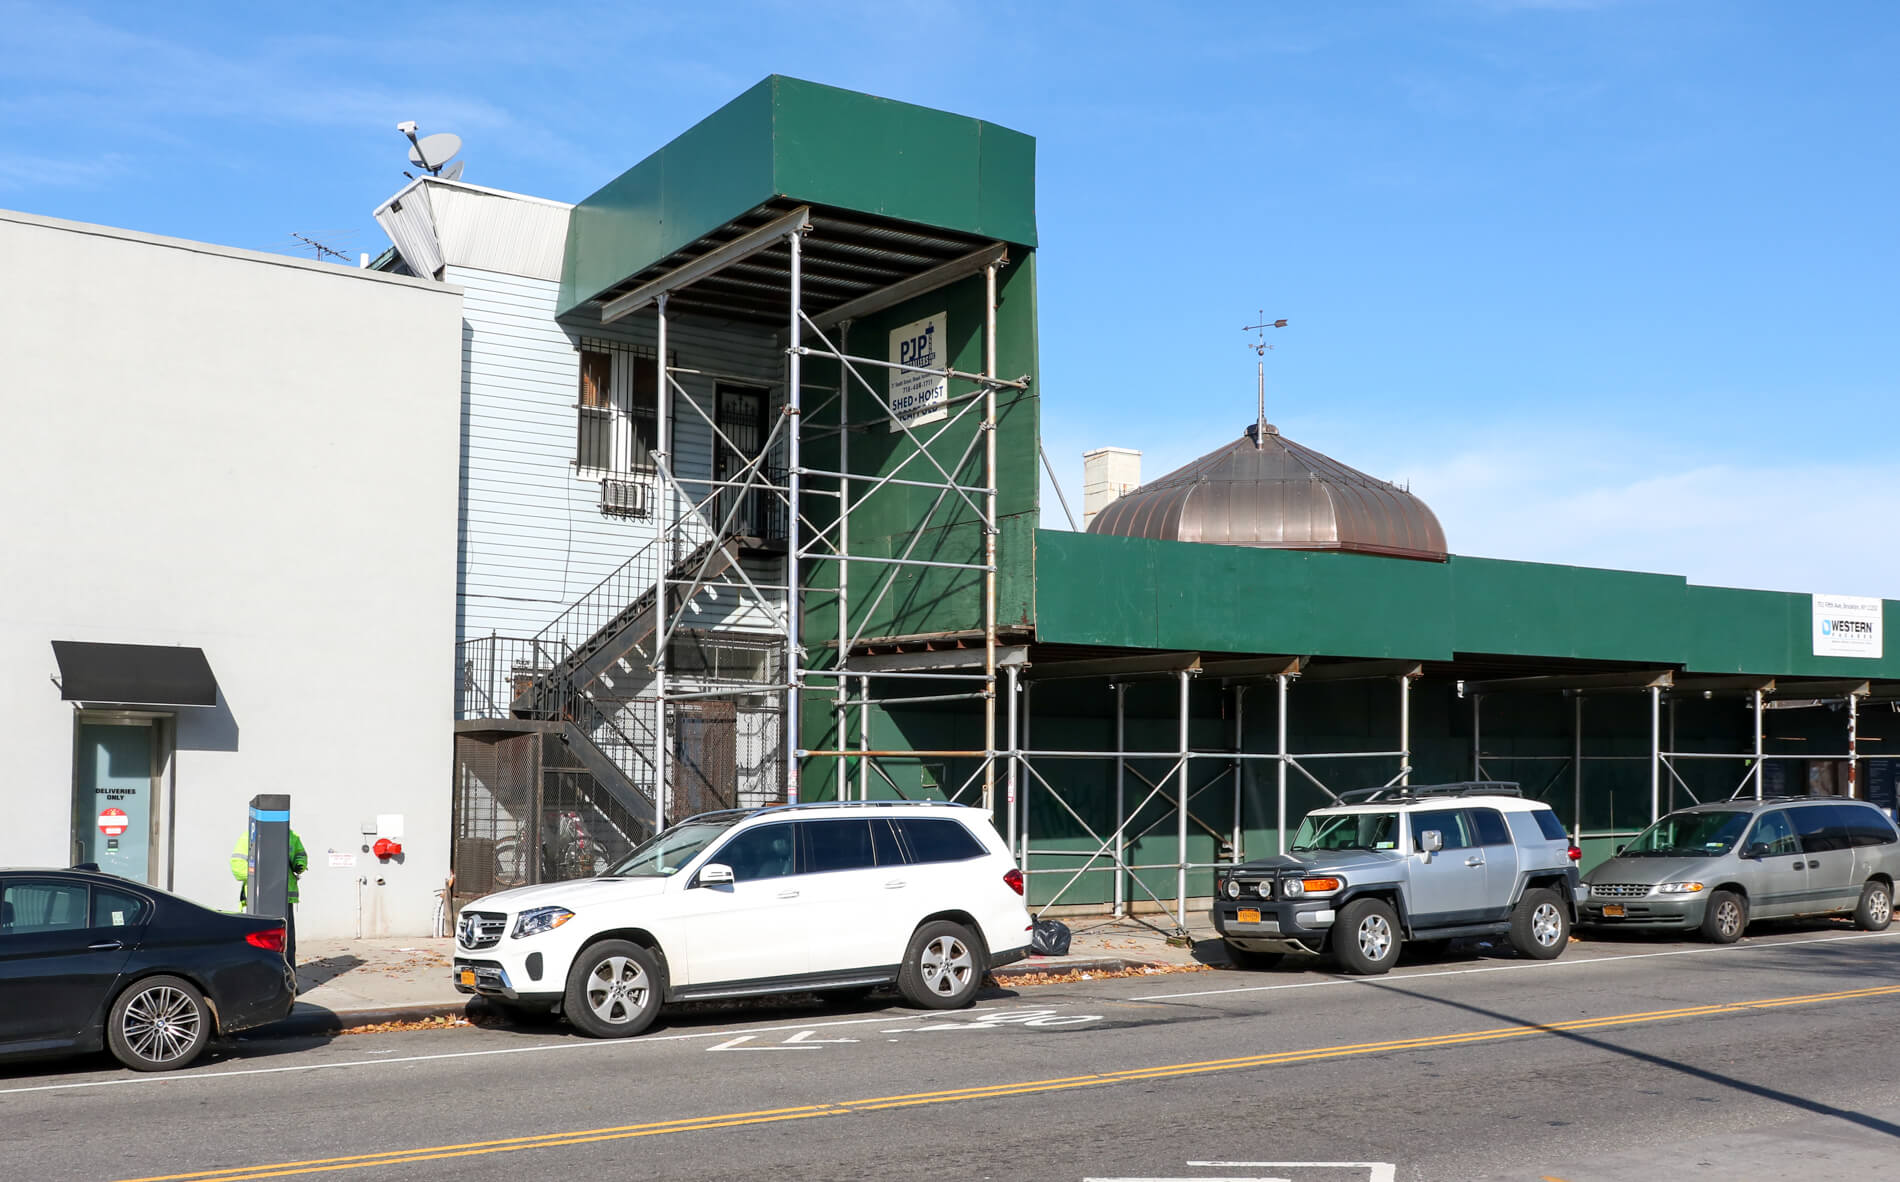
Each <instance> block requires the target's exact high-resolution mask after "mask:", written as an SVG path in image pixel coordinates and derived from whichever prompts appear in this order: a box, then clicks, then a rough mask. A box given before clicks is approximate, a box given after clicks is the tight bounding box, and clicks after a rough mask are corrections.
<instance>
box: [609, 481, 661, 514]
mask: <svg viewBox="0 0 1900 1182" xmlns="http://www.w3.org/2000/svg"><path fill="white" fill-rule="evenodd" d="M648 491H649V490H648V487H647V483H646V481H644V480H627V479H624V478H616V477H613V476H609V477H608V478H607V479H605V480H603V481H601V482H600V513H601V516H603V517H651V516H652V515H653V510H652V508H651V506H650V504H649V502H648Z"/></svg>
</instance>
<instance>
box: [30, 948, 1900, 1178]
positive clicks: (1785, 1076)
mask: <svg viewBox="0 0 1900 1182" xmlns="http://www.w3.org/2000/svg"><path fill="white" fill-rule="evenodd" d="M1897 1020H1900V929H1896V931H1895V932H1894V933H1891V934H1887V933H1883V934H1880V935H1872V936H1870V935H1865V934H1861V933H1856V932H1852V931H1851V930H1849V929H1847V928H1845V927H1841V926H1832V925H1829V926H1814V927H1808V928H1799V929H1782V930H1778V931H1770V932H1768V933H1766V934H1761V933H1759V930H1758V934H1756V935H1755V936H1752V937H1751V938H1750V939H1749V940H1748V941H1746V942H1744V943H1742V944H1739V945H1736V946H1733V947H1728V948H1716V947H1712V946H1708V945H1700V944H1688V943H1674V942H1668V941H1661V940H1655V939H1646V938H1632V939H1627V940H1616V941H1607V942H1606V941H1590V942H1585V943H1580V944H1576V945H1573V946H1572V947H1571V949H1570V950H1569V952H1568V953H1567V954H1566V955H1565V956H1564V958H1563V959H1561V960H1558V961H1555V962H1552V963H1548V964H1536V963H1528V962H1524V961H1519V960H1514V959H1511V958H1510V957H1509V956H1508V955H1503V956H1492V955H1489V954H1486V955H1473V956H1465V957H1460V958H1454V959H1451V960H1448V961H1443V962H1438V963H1430V964H1407V965H1403V966H1401V968H1400V969H1399V970H1398V971H1396V972H1394V973H1392V974H1390V975H1389V976H1386V977H1383V978H1373V979H1363V978H1346V977H1340V976H1335V975H1332V974H1330V973H1326V972H1324V971H1320V970H1318V969H1309V970H1301V969H1297V968H1295V969H1290V970H1281V971H1277V972H1273V973H1265V974H1259V973H1240V972H1233V971H1221V972H1212V973H1201V974H1178V975H1169V976H1157V977H1147V978H1137V979H1125V980H1113V981H1098V982H1081V983H1078V984H1075V985H1055V986H1042V987H1033V988H1029V987H1026V988H1023V989H1020V990H1016V991H993V992H990V993H987V994H986V995H985V996H984V997H983V998H982V1000H981V1001H980V1002H979V1003H978V1005H977V1006H976V1008H974V1009H972V1010H968V1011H961V1012H957V1013H953V1014H948V1015H946V1014H936V1013H919V1012H916V1011H912V1010H907V1009H903V1008H901V1007H899V1006H897V1005H895V1004H885V1003H881V1002H878V1001H876V1000H874V1001H872V1002H869V1003H866V1004H864V1005H861V1006H856V1007H848V1008H847V1007H838V1006H822V1005H819V1004H816V1003H813V1002H799V1003H787V1004H783V1005H779V1006H776V1007H773V1008H765V1007H761V1006H746V1007H732V1006H727V1007H723V1008H718V1009H701V1010H697V1011H692V1012H683V1013H678V1014H672V1015H669V1016H666V1017H664V1018H663V1019H662V1022H661V1023H660V1024H659V1025H657V1026H655V1028H654V1029H653V1030H652V1031H651V1032H649V1033H648V1034H647V1035H646V1036H643V1037H641V1038H638V1039H634V1040H630V1041H625V1042H596V1041H591V1040H587V1039H581V1038H578V1037H575V1036H573V1035H571V1034H569V1033H567V1032H566V1031H565V1030H564V1029H563V1028H561V1027H547V1028H541V1029H533V1030H517V1029H499V1030H497V1029H453V1030H438V1031H418V1032H409V1033H397V1034H381V1035H352V1036H344V1037H340V1038H336V1039H333V1040H329V1041H327V1042H326V1041H319V1040H301V1041H289V1040H278V1041H242V1040H240V1041H238V1042H236V1043H235V1044H232V1045H231V1046H229V1047H228V1048H226V1049H225V1050H224V1051H223V1052H222V1053H221V1054H220V1055H219V1056H218V1057H217V1058H216V1059H214V1060H212V1061H210V1062H207V1063H206V1064H204V1065H203V1066H201V1067H198V1068H196V1069H194V1070H192V1071H189V1072H184V1073H175V1074H170V1075H163V1076H137V1075H134V1074H132V1073H130V1072H123V1071H118V1070H114V1069H111V1068H110V1066H109V1064H107V1063H105V1062H103V1061H101V1060H87V1061H69V1062H67V1063H64V1064H58V1065H50V1066H44V1067H38V1068H23V1067H19V1066H14V1067H11V1068H8V1069H6V1070H5V1071H4V1073H0V1177H4V1178H7V1179H19V1180H21V1182H41V1180H44V1182H64V1180H67V1179H89V1180H91V1179H105V1180H121V1179H155V1178H161V1177H162V1178H166V1179H169V1180H171V1182H240V1180H244V1179H259V1178H334V1179H351V1180H360V1182H383V1180H387V1179H398V1178H400V1179H405V1180H407V1179H455V1180H458V1182H461V1180H468V1182H479V1180H486V1179H502V1178H523V1177H562V1178H602V1179H619V1178H744V1179H748V1180H752V1182H757V1180H758V1179H760V1178H768V1177H769V1178H773V1179H779V1178H787V1179H830V1178H880V1179H881V1178H911V1177H925V1176H929V1177H933V1178H958V1179H965V1178H1054V1179H1084V1178H1104V1179H1106V1178H1188V1179H1211V1178H1229V1179H1237V1178H1247V1179H1267V1178H1280V1179H1287V1180H1289V1182H1345V1180H1351V1182H1362V1180H1365V1182H1378V1180H1380V1179H1394V1180H1398V1179H1415V1178H1416V1179H1450V1180H1464V1179H1484V1178H1528V1179H1540V1178H1552V1179H1562V1180H1564V1182H1583V1180H1586V1179H1606V1180H1607V1179H1614V1180H1634V1179H1645V1180H1647V1179H1663V1178H1667V1179H1677V1178H1694V1177H1708V1178H1721V1179H1724V1180H1731V1179H1749V1178H1763V1179H1767V1178H1773V1179H1786V1178H1789V1177H1802V1178H1825V1179H1850V1178H1851V1179H1861V1178H1866V1179H1880V1178H1900V1086H1897V1085H1896V1076H1900V1037H1896V1035H1895V1033H1894V1032H1895V1030H1896V1029H1897V1028H1900V1022H1897Z"/></svg>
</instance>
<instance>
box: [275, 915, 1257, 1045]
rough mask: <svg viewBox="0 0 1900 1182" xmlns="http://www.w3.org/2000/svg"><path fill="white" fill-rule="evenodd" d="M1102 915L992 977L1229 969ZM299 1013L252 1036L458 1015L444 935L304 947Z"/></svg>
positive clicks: (1161, 930)
mask: <svg viewBox="0 0 1900 1182" xmlns="http://www.w3.org/2000/svg"><path fill="white" fill-rule="evenodd" d="M1144 920H1147V921H1148V922H1144V921H1142V920H1132V919H1122V920H1117V919H1112V918H1109V917H1107V916H1071V917H1068V918H1066V919H1064V920H1063V922H1064V923H1066V924H1068V925H1069V929H1070V933H1071V940H1070V945H1069V954H1068V955H1067V956H1032V957H1029V958H1028V959H1026V960H1020V961H1017V962H1016V963H1015V964H1011V965H1004V966H1002V967H1000V968H998V969H996V970H995V973H994V975H995V977H996V978H997V979H998V980H999V981H1001V982H1003V983H1005V984H1008V983H1010V982H1011V981H1017V982H1020V983H1021V984H1025V985H1028V984H1034V983H1036V981H1037V979H1038V978H1040V977H1041V976H1042V975H1044V974H1066V973H1109V972H1121V971H1126V970H1130V969H1142V968H1148V969H1152V970H1158V971H1160V970H1172V971H1181V970H1183V969H1188V968H1192V967H1193V966H1195V965H1203V964H1204V965H1209V966H1211V967H1225V965H1226V963H1227V962H1226V958H1225V957H1223V956H1222V955H1221V952H1220V942H1219V939H1218V938H1217V937H1216V936H1215V934H1214V930H1213V929H1212V928H1211V927H1209V926H1207V923H1206V917H1205V916H1204V915H1203V916H1197V917H1190V923H1189V934H1190V936H1191V938H1192V941H1193V945H1192V947H1182V946H1179V945H1178V944H1175V943H1170V942H1169V939H1168V936H1169V933H1170V931H1171V930H1172V928H1173V922H1172V921H1171V920H1169V919H1166V918H1164V917H1159V916H1155V917H1144ZM297 952H298V964H297V986H298V996H297V1005H296V1008H295V1009H293V1010H292V1011H291V1013H290V1016H289V1017H287V1018H285V1019H283V1020H282V1021H281V1022H275V1023H272V1024H271V1025H270V1026H267V1027H264V1028H262V1029H260V1030H257V1031H253V1032H251V1033H252V1034H253V1036H265V1037H276V1036H286V1035H296V1034H330V1033H335V1032H336V1031H339V1030H347V1029H350V1028H352V1027H357V1026H369V1025H373V1024H376V1023H380V1022H413V1021H421V1020H423V1019H425V1018H436V1017H443V1016H449V1015H459V1014H461V1013H462V1012H463V1011H464V1010H465V1009H466V1008H467V1005H468V1002H469V1001H470V998H469V996H468V995H467V994H464V993H458V992H456V989H455V986H454V985H453V984H452V983H451V981H450V979H449V973H450V962H451V960H452V958H453V957H454V955H455V942H454V941H453V940H452V939H449V938H446V937H442V938H433V937H416V938H382V939H363V940H300V941H298V944H297Z"/></svg>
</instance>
